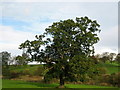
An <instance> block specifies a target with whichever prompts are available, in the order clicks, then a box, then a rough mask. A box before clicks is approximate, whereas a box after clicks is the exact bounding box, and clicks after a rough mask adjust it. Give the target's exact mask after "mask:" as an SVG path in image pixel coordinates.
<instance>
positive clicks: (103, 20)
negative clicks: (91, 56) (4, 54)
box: [0, 0, 118, 55]
mask: <svg viewBox="0 0 120 90" xmlns="http://www.w3.org/2000/svg"><path fill="white" fill-rule="evenodd" d="M30 1H31V2H30ZM53 1H54V0H53ZM71 1H72V0H71ZM106 1H107V2H94V1H93V2H87V1H86V2H75V0H74V2H73V1H72V2H70V1H69V2H60V1H59V2H38V1H37V0H34V2H33V0H24V2H23V0H22V2H18V0H13V1H12V2H10V0H9V2H8V1H6V0H5V1H4V2H1V3H0V12H1V13H0V52H1V51H8V52H10V53H11V54H12V55H18V54H21V52H22V51H21V50H19V49H18V47H19V45H20V44H21V43H23V42H24V41H25V40H27V39H29V40H34V39H35V38H34V36H35V35H36V34H37V35H39V34H42V33H43V32H44V30H45V28H47V27H48V26H50V25H51V24H52V23H53V22H56V21H60V20H66V19H69V18H70V19H75V18H76V17H84V16H88V17H89V18H90V19H92V20H97V21H98V23H99V24H100V25H101V27H100V28H101V33H100V34H99V37H100V41H99V43H97V44H96V45H95V52H96V53H102V52H115V53H117V52H118V2H117V0H115V1H116V2H109V1H108V0H106ZM110 1H113V0H110Z"/></svg>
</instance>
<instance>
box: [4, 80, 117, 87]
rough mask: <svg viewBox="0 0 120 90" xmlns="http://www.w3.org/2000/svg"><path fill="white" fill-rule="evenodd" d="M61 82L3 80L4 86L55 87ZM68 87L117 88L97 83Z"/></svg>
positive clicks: (70, 85) (68, 85) (67, 85)
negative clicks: (44, 82) (96, 84)
mask: <svg viewBox="0 0 120 90" xmlns="http://www.w3.org/2000/svg"><path fill="white" fill-rule="evenodd" d="M57 86H59V84H43V83H38V82H26V81H16V80H3V82H2V87H3V88H55V87H57ZM65 87H66V88H115V87H106V86H95V85H82V84H66V85H65Z"/></svg>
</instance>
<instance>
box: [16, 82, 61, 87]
mask: <svg viewBox="0 0 120 90" xmlns="http://www.w3.org/2000/svg"><path fill="white" fill-rule="evenodd" d="M18 84H24V85H31V86H36V87H38V88H55V87H57V86H59V84H45V83H39V82H19V83H18ZM30 88H31V87H30Z"/></svg>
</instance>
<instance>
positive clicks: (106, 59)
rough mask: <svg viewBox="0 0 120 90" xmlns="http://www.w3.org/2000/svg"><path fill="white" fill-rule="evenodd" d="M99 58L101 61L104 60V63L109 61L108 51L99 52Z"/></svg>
mask: <svg viewBox="0 0 120 90" xmlns="http://www.w3.org/2000/svg"><path fill="white" fill-rule="evenodd" d="M100 60H101V61H102V62H104V63H105V62H106V61H109V60H110V57H109V52H103V53H102V54H101V58H100Z"/></svg>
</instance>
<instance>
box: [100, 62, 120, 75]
mask: <svg viewBox="0 0 120 90" xmlns="http://www.w3.org/2000/svg"><path fill="white" fill-rule="evenodd" d="M99 66H100V67H104V68H106V69H107V73H108V74H112V73H117V72H119V70H120V66H119V65H118V64H114V63H113V64H111V63H102V64H99Z"/></svg>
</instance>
